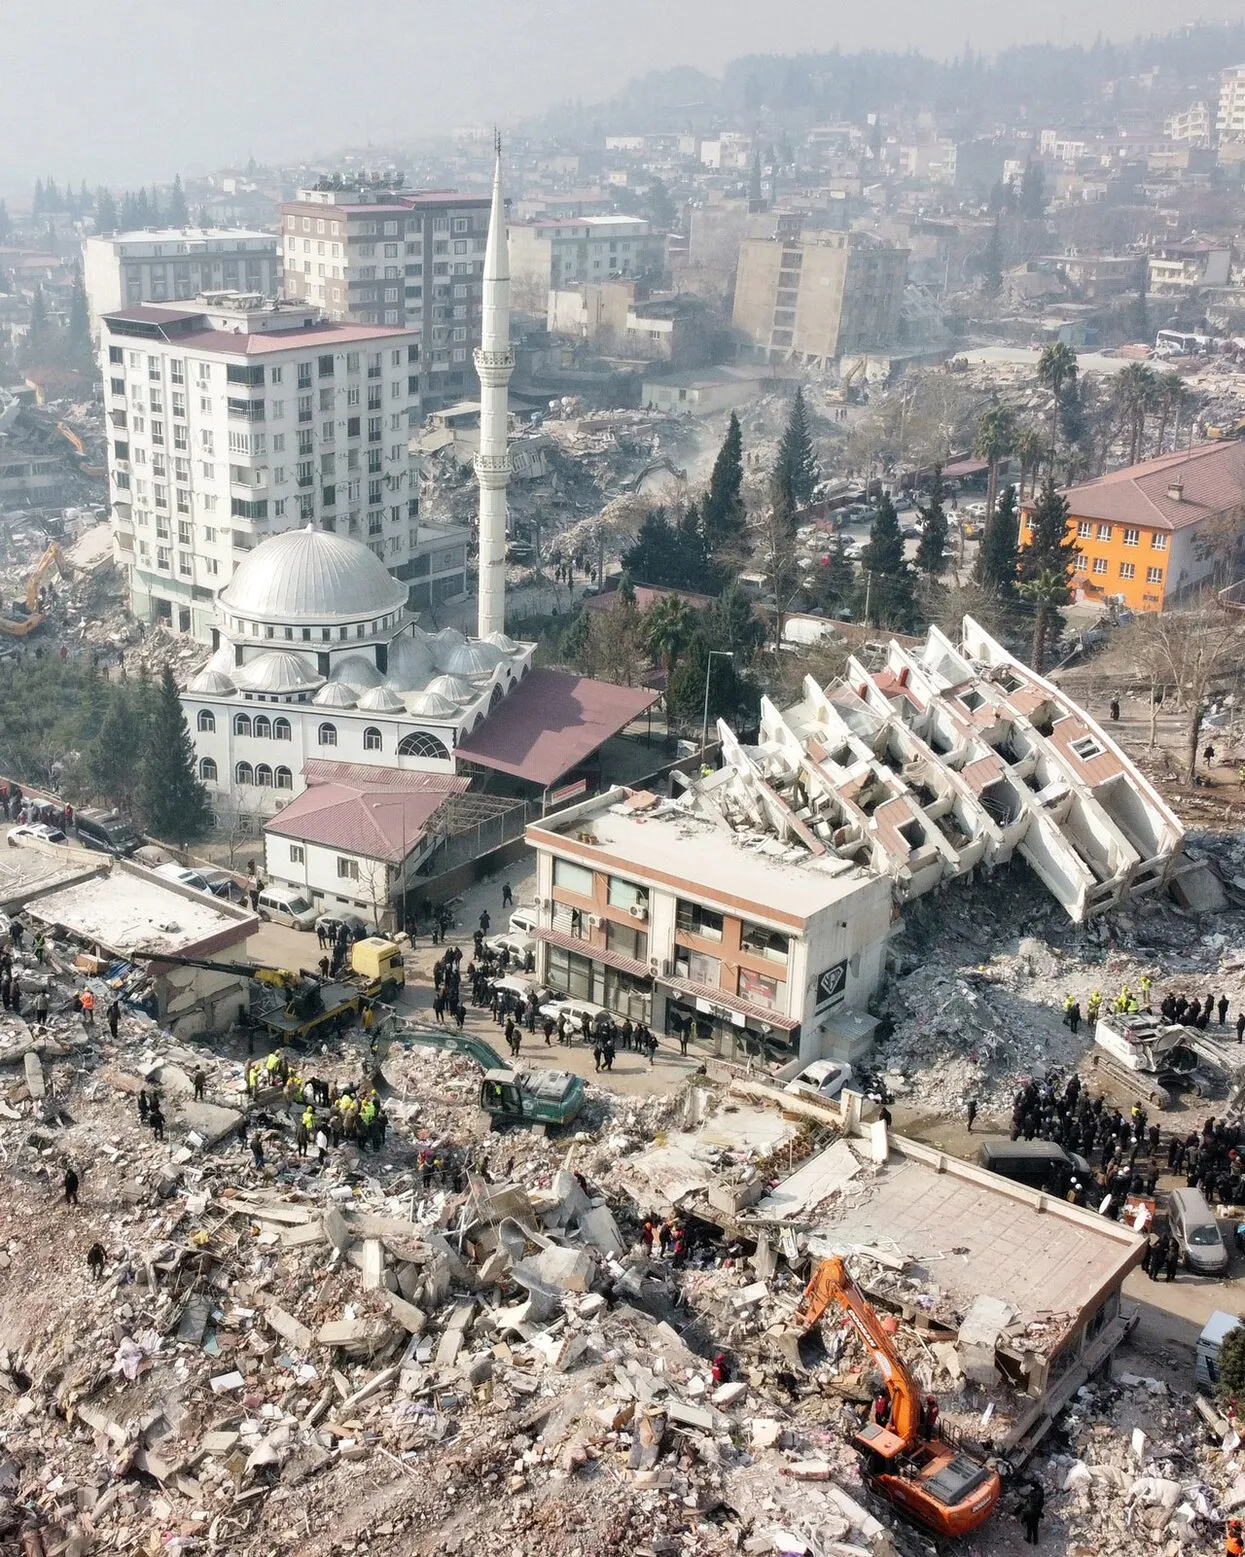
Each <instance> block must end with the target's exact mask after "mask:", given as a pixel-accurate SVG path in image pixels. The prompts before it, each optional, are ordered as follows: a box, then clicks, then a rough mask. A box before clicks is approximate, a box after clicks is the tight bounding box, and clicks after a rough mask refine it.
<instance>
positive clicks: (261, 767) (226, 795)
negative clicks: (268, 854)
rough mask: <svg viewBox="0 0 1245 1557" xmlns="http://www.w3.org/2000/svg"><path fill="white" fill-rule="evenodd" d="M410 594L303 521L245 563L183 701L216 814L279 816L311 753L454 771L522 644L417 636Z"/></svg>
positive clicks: (521, 667) (522, 671)
mask: <svg viewBox="0 0 1245 1557" xmlns="http://www.w3.org/2000/svg"><path fill="white" fill-rule="evenodd" d="M407 598H408V591H407V586H406V585H405V584H403V583H401V582H400V581H399V580H397V579H395V578H394V577H393V576H392V575H391V574H390V573H388V572H386V570H385V568H384V567H383V565H382V564H381V561H380V559H379V558H378V557H377V556H376V555H375V554H374V553H373V552H372V551H370V550H369V549H368V548H367V547H366V546H363V545H361V544H360V543H359V542H358V541H355V540H351V539H349V538H347V537H344V536H341V535H333V534H330V533H328V532H327V531H325V530H323V529H316V528H314V527H313V526H308V527H307V528H306V529H295V530H290V531H287V532H286V533H285V534H283V535H278V536H274V537H272V538H271V539H270V540H268V541H265V542H264V543H263V544H262V545H260V546H257V547H256V548H255V549H254V550H253V551H252V552H250V553H249V554H248V555H247V556H246V558H245V559H244V560H243V561H242V563H241V564H240V565H239V567H238V569H237V571H236V573H235V574H234V575H233V578H232V579H231V580H230V581H229V583H228V584H227V585H226V587H225V588H224V589H223V590H222V591H221V593H220V597H219V600H218V602H217V606H216V615H215V620H214V627H213V638H214V641H215V643H216V650H215V652H214V654H213V655H212V657H211V659H210V660H209V661H208V663H207V666H206V667H205V668H204V669H203V670H202V671H200V672H199V673H198V675H196V676H193V677H192V678H191V680H190V682H189V683H188V685H187V687H186V690H185V692H184V693H183V694H182V706H183V708H184V709H185V712H186V722H187V724H188V725H189V727H190V733H191V737H192V739H193V741H194V745H195V755H196V760H197V762H198V765H199V777H200V778H201V779H202V780H203V782H204V783H205V784H206V785H207V786H208V792H209V794H210V795H211V796H212V801H213V805H214V807H215V809H216V812H217V815H218V818H219V817H221V816H222V814H223V813H224V811H225V809H226V807H227V806H230V805H232V806H233V807H235V808H237V809H238V810H239V811H240V812H242V813H243V814H247V815H267V814H270V813H271V812H273V811H275V810H277V809H279V808H280V807H281V806H282V805H283V804H284V803H286V802H287V801H289V800H290V799H292V798H293V797H294V796H295V795H297V794H300V793H301V792H302V790H303V787H304V768H305V766H306V764H307V763H308V762H309V761H312V760H315V759H321V758H324V759H329V760H332V761H335V762H345V763H357V764H360V765H362V766H364V767H375V768H394V769H400V770H403V771H406V772H412V773H441V774H453V773H454V772H455V770H456V763H455V757H454V751H455V747H456V746H457V745H458V742H459V741H460V739H462V738H463V737H464V736H466V735H467V734H469V733H470V732H471V731H473V730H474V729H475V728H476V726H477V725H479V724H481V723H482V722H483V720H484V719H485V717H486V716H487V714H488V713H489V712H490V710H491V709H493V708H496V707H497V705H498V704H499V703H500V702H501V701H502V699H503V698H504V697H505V696H506V695H507V693H509V692H510V691H512V690H513V688H514V687H516V686H517V685H518V683H519V682H520V681H521V680H522V679H523V677H524V676H525V675H526V674H527V672H528V668H529V666H530V664H531V657H532V652H533V649H532V645H530V644H516V643H512V642H511V640H510V639H508V638H506V637H504V636H502V635H501V634H498V635H497V636H496V637H495V638H494V639H492V640H489V641H480V640H475V639H470V640H469V639H465V638H464V637H463V635H462V634H461V633H459V632H457V631H456V630H455V629H453V628H445V629H443V630H442V631H441V632H439V633H425V632H422V631H421V630H420V629H419V628H418V627H416V626H415V625H414V623H413V621H412V618H411V616H410V614H409V612H408V610H407Z"/></svg>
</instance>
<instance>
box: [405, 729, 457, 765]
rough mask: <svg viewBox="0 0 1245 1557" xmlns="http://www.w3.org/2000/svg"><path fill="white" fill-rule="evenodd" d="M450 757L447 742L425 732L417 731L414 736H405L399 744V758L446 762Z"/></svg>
mask: <svg viewBox="0 0 1245 1557" xmlns="http://www.w3.org/2000/svg"><path fill="white" fill-rule="evenodd" d="M449 755H450V753H449V748H448V747H447V746H446V744H445V742H444V741H439V740H437V738H436V736H435V735H429V734H428V733H427V731H425V730H417V731H416V732H415V734H414V735H404V736H403V737H402V739H401V740H400V741H399V742H398V756H399V757H437V758H439V759H440V760H441V761H442V762H446V761H448V760H449Z"/></svg>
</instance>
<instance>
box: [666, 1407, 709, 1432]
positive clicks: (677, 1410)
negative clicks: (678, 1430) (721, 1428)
mask: <svg viewBox="0 0 1245 1557" xmlns="http://www.w3.org/2000/svg"><path fill="white" fill-rule="evenodd" d="M666 1412H667V1415H668V1416H669V1418H670V1420H671V1421H672V1422H682V1423H683V1425H684V1426H685V1427H701V1428H703V1429H704V1430H705V1432H712V1431H713V1427H714V1423H715V1421H716V1420H717V1418H716V1415H715V1413H714V1412H713V1411H712V1410H710V1408H709V1407H708V1406H694V1405H692V1404H691V1403H690V1402H689V1401H686V1400H671V1401H668V1402H667V1404H666Z"/></svg>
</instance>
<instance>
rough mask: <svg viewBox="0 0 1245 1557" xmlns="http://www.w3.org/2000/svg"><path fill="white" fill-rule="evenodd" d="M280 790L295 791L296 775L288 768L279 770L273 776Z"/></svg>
mask: <svg viewBox="0 0 1245 1557" xmlns="http://www.w3.org/2000/svg"><path fill="white" fill-rule="evenodd" d="M273 778H274V779H275V780H276V787H277V788H278V789H293V788H294V775H293V774H292V773H291V772H290V770H289V769H288V768H278V769H277V770H276V771H275V773H274V774H273Z"/></svg>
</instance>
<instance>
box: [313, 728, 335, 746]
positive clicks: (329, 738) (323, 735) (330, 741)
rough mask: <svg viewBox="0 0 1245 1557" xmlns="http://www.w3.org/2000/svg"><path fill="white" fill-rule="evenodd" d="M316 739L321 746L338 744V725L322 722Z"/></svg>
mask: <svg viewBox="0 0 1245 1557" xmlns="http://www.w3.org/2000/svg"><path fill="white" fill-rule="evenodd" d="M316 739H317V740H318V741H319V743H320V745H321V746H336V745H337V726H336V725H335V724H322V725H321V726H320V729H319V731H318V732H317V735H316Z"/></svg>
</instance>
